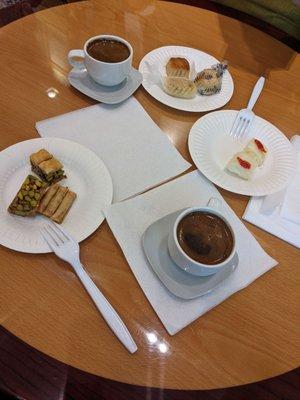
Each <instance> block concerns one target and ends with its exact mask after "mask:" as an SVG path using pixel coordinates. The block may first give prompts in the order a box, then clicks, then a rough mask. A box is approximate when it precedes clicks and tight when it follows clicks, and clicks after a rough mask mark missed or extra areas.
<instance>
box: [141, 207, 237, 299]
mask: <svg viewBox="0 0 300 400" xmlns="http://www.w3.org/2000/svg"><path fill="white" fill-rule="evenodd" d="M182 211H183V210H178V211H176V212H174V213H172V214H169V215H167V216H165V217H163V218H161V219H159V220H157V221H155V222H154V223H153V224H151V225H150V226H149V227H148V228H147V229H146V231H145V232H144V235H143V239H142V241H143V247H144V251H145V254H146V257H147V259H148V261H149V263H150V265H151V267H152V268H153V271H154V272H155V273H156V275H157V276H158V278H159V279H160V280H161V282H162V283H163V284H164V285H165V286H166V288H167V289H168V290H169V291H170V292H171V293H173V294H174V295H175V296H177V297H181V298H182V299H185V300H191V299H194V298H196V297H200V296H203V295H204V294H206V293H208V292H210V291H212V290H213V289H214V288H215V287H216V286H217V285H219V284H220V283H222V282H223V281H224V280H225V279H227V278H228V277H229V276H230V275H231V274H232V272H233V271H234V270H235V268H236V267H237V266H238V262H239V259H238V255H237V253H236V254H235V256H234V257H233V259H232V262H231V263H230V265H229V266H228V267H226V268H224V269H222V270H221V271H220V272H217V273H216V274H214V275H210V276H206V277H200V276H195V275H191V274H189V273H187V272H184V271H183V270H182V269H180V268H179V267H178V266H177V265H176V264H175V263H174V262H173V261H172V259H171V257H170V255H169V251H168V245H167V239H168V235H169V232H170V230H171V227H172V225H173V223H174V221H175V219H176V218H177V216H178V215H179V213H181V212H182Z"/></svg>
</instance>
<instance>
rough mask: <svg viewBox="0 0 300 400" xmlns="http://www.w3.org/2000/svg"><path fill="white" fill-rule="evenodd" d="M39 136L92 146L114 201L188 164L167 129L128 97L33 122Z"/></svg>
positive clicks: (161, 180)
mask: <svg viewBox="0 0 300 400" xmlns="http://www.w3.org/2000/svg"><path fill="white" fill-rule="evenodd" d="M36 129H37V130H38V132H39V134H40V135H41V136H42V137H60V138H63V139H69V140H73V141H75V142H78V143H80V144H82V145H84V146H86V147H88V148H90V149H91V150H93V151H94V152H95V153H96V154H97V155H99V156H100V157H101V159H102V160H103V161H104V163H105V164H106V166H107V168H108V169H109V172H110V174H111V177H112V181H113V187H114V201H120V200H123V199H126V198H128V197H131V196H133V195H136V194H138V193H141V192H143V191H145V190H147V189H149V188H151V187H153V186H156V185H158V184H159V183H162V182H165V181H167V180H168V179H170V178H172V177H174V176H176V175H179V174H180V173H182V172H183V171H185V170H186V169H188V168H189V167H190V164H189V163H188V162H187V161H186V160H184V158H182V156H181V155H180V153H179V152H178V151H177V150H176V149H175V147H174V146H173V145H172V143H171V142H170V140H169V139H168V137H167V135H165V134H164V133H163V132H162V131H161V130H160V128H159V127H158V126H157V125H156V124H155V123H154V121H153V120H152V119H151V118H150V116H149V115H148V114H147V113H146V111H145V110H144V109H143V107H142V106H141V105H140V103H139V102H138V101H137V100H136V99H135V98H134V97H131V98H129V99H128V100H127V101H125V102H123V103H121V104H118V105H106V104H98V105H95V106H91V107H87V108H83V109H81V110H77V111H73V112H70V113H68V114H64V115H60V116H58V117H54V118H50V119H47V120H44V121H40V122H37V123H36Z"/></svg>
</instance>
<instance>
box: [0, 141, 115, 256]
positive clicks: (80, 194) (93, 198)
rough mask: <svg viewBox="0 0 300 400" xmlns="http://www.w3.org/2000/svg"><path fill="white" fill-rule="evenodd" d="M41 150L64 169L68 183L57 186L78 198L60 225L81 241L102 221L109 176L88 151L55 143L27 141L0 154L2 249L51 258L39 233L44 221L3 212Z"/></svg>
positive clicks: (109, 197) (108, 199) (109, 192)
mask: <svg viewBox="0 0 300 400" xmlns="http://www.w3.org/2000/svg"><path fill="white" fill-rule="evenodd" d="M41 148H45V149H47V150H48V151H49V152H50V153H52V154H54V156H55V157H57V158H58V159H59V160H61V162H62V163H63V165H64V170H65V172H66V175H67V179H64V180H62V181H61V182H60V183H61V184H62V185H63V186H68V187H69V188H70V189H71V190H72V191H74V192H76V193H77V198H76V200H75V202H74V204H73V206H72V208H71V209H70V211H69V213H68V215H67V216H66V218H65V220H64V221H63V223H62V226H63V227H64V228H66V230H67V231H68V232H69V233H70V234H71V235H72V236H73V237H74V238H75V239H76V240H78V241H79V242H80V241H82V240H84V239H85V238H87V237H88V236H89V235H90V234H91V233H93V232H94V231H95V230H96V229H97V228H98V227H99V225H100V224H101V222H102V221H103V220H104V214H103V213H102V209H103V207H105V206H106V205H109V204H110V203H111V201H112V193H113V190H112V181H111V177H110V174H109V172H108V170H107V168H106V166H105V165H104V163H103V162H102V161H101V159H100V158H99V157H98V156H96V154H95V153H93V152H92V151H91V150H89V149H87V148H86V147H84V146H82V145H80V144H78V143H75V142H71V141H69V140H64V139H57V138H41V139H31V140H26V141H25V142H20V143H17V144H15V145H13V146H11V147H8V148H7V149H5V150H3V151H2V152H1V153H0V199H1V200H0V232H1V234H0V244H2V245H3V246H6V247H8V248H10V249H13V250H17V251H23V252H26V253H49V252H50V249H49V247H48V245H47V244H46V243H45V242H44V240H43V238H42V237H41V234H40V229H41V227H42V226H44V225H45V223H46V222H47V221H48V220H47V219H46V218H44V217H42V216H39V215H37V216H35V217H27V218H26V217H18V216H16V215H12V214H9V213H8V212H7V207H8V205H9V204H10V203H11V201H12V199H13V198H14V196H15V195H16V193H17V191H18V189H19V187H20V186H21V184H22V182H23V181H24V179H25V178H26V176H27V175H28V174H30V173H32V172H31V167H30V163H29V156H30V154H31V153H34V152H36V151H38V150H39V149H41Z"/></svg>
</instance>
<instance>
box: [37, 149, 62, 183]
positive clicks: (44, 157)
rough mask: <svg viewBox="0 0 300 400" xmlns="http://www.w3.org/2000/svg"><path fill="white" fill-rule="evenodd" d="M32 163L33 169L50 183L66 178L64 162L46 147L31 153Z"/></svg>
mask: <svg viewBox="0 0 300 400" xmlns="http://www.w3.org/2000/svg"><path fill="white" fill-rule="evenodd" d="M30 163H31V169H32V171H33V172H35V173H36V174H37V175H38V176H39V177H40V178H41V179H43V180H44V181H46V182H48V183H49V184H52V183H55V182H58V181H60V180H61V179H63V178H66V175H65V172H64V170H63V165H62V163H61V162H60V161H58V160H57V159H56V158H55V157H53V155H52V154H50V153H49V152H48V151H47V150H45V149H41V150H39V151H38V152H37V153H33V154H31V156H30Z"/></svg>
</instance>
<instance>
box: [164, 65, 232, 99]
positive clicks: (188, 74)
mask: <svg viewBox="0 0 300 400" xmlns="http://www.w3.org/2000/svg"><path fill="white" fill-rule="evenodd" d="M226 69H227V63H226V62H223V63H218V64H216V65H213V66H212V67H211V68H206V69H204V70H203V71H200V72H199V73H197V74H196V76H194V74H193V71H192V68H191V65H190V63H189V61H188V60H187V59H185V58H183V57H172V58H170V59H169V60H168V62H167V64H166V66H165V73H166V76H163V77H162V87H163V90H164V91H165V92H166V93H167V94H169V95H171V96H174V97H180V98H185V99H191V98H193V97H195V96H196V95H197V93H199V94H200V95H202V96H210V95H212V94H216V93H218V92H220V90H221V86H222V77H223V74H224V72H225V71H226Z"/></svg>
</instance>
